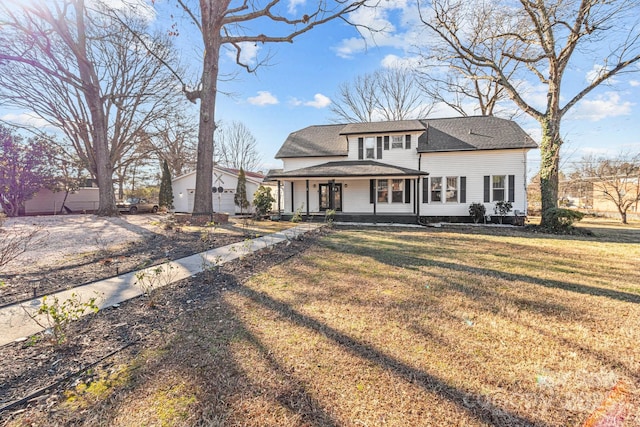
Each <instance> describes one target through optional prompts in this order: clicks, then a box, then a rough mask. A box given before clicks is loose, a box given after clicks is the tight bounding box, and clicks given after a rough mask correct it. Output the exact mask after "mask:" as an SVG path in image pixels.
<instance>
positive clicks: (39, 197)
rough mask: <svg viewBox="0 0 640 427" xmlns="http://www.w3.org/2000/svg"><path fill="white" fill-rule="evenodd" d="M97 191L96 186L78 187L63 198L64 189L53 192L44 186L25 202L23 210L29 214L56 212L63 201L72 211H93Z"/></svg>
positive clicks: (96, 200)
mask: <svg viewBox="0 0 640 427" xmlns="http://www.w3.org/2000/svg"><path fill="white" fill-rule="evenodd" d="M99 192H100V190H99V189H98V188H91V187H86V188H80V189H78V190H77V191H74V192H70V193H69V194H68V195H67V199H66V200H65V194H66V193H65V192H64V191H58V192H56V193H54V192H52V191H51V190H49V189H46V188H44V189H42V190H40V191H38V192H37V193H36V194H35V195H34V196H33V198H32V199H30V200H27V201H26V202H25V204H24V210H25V213H26V214H29V215H34V214H50V213H58V212H60V208H61V207H62V203H63V201H64V205H65V206H66V207H67V208H69V209H71V210H72V211H73V212H82V211H95V210H97V209H98V203H99ZM64 213H66V212H64Z"/></svg>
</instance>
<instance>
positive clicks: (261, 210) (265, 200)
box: [253, 185, 276, 218]
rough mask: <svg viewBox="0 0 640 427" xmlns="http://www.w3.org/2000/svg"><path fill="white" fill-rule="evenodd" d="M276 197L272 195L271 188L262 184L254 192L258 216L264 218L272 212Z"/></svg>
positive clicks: (254, 202)
mask: <svg viewBox="0 0 640 427" xmlns="http://www.w3.org/2000/svg"><path fill="white" fill-rule="evenodd" d="M275 201H276V199H274V198H273V196H272V195H271V188H269V187H265V186H263V185H261V186H260V187H258V189H257V190H256V192H255V193H254V194H253V205H254V206H255V208H256V216H257V217H258V218H262V217H263V216H265V215H268V214H269V212H271V207H272V206H273V203H274V202H275Z"/></svg>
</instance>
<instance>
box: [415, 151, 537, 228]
mask: <svg viewBox="0 0 640 427" xmlns="http://www.w3.org/2000/svg"><path fill="white" fill-rule="evenodd" d="M421 168H422V170H423V171H426V172H429V178H432V177H442V179H443V184H444V183H445V180H446V177H462V176H464V177H466V179H467V200H466V203H446V202H430V203H422V204H421V206H420V215H423V216H449V215H452V216H468V215H469V205H470V204H471V203H476V202H477V203H484V176H485V175H489V176H491V175H506V176H508V175H514V176H515V187H514V193H515V201H514V202H513V208H512V209H513V210H521V211H526V207H527V200H526V188H525V187H526V176H525V175H526V151H525V150H495V151H474V152H450V153H428V154H423V155H422V161H421ZM458 185H459V182H458ZM505 191H506V192H505V197H506V195H507V194H508V189H505ZM420 199H421V200H422V186H421V191H420ZM484 205H485V208H486V209H487V214H493V208H494V206H495V204H494V203H493V202H490V203H484Z"/></svg>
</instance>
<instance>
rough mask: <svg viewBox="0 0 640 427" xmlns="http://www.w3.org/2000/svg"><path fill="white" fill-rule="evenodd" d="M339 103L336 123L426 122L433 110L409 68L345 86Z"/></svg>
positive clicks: (368, 76) (334, 106)
mask: <svg viewBox="0 0 640 427" xmlns="http://www.w3.org/2000/svg"><path fill="white" fill-rule="evenodd" d="M337 99H338V100H337V102H335V103H334V104H332V105H331V112H332V113H333V115H334V121H336V122H345V121H346V122H350V123H358V122H374V121H393V120H407V119H417V118H424V117H426V116H427V115H428V114H429V112H430V111H431V109H432V108H433V101H432V100H430V99H429V98H428V97H425V96H424V92H423V91H422V90H421V87H420V84H419V82H418V80H417V79H416V76H415V74H414V73H413V72H412V71H411V70H409V69H408V68H405V67H393V68H385V69H382V70H378V71H376V72H374V73H371V74H364V75H362V76H357V77H356V78H355V79H354V80H353V81H352V82H350V83H342V84H341V85H340V87H339V93H338V97H337Z"/></svg>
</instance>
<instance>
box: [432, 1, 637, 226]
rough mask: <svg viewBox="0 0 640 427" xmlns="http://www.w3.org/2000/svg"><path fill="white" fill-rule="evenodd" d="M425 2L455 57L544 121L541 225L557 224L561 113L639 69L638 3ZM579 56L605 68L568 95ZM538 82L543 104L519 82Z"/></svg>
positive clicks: (542, 128)
mask: <svg viewBox="0 0 640 427" xmlns="http://www.w3.org/2000/svg"><path fill="white" fill-rule="evenodd" d="M516 5H517V7H515V6H516ZM420 6H421V19H422V22H423V23H424V25H425V26H426V27H427V28H428V29H430V30H431V31H432V32H433V33H434V34H436V35H437V36H439V37H440V39H441V40H442V41H443V43H444V44H445V46H446V48H447V50H448V51H449V54H450V56H451V57H452V58H458V59H459V60H461V61H464V62H465V63H467V64H470V65H472V66H473V67H477V74H476V75H477V76H478V77H479V78H483V79H487V80H489V81H490V82H493V83H497V84H499V85H500V86H501V87H502V88H503V89H504V91H505V93H506V94H507V95H508V96H509V98H510V100H511V101H513V102H514V103H515V104H516V105H517V107H518V108H520V109H521V110H522V111H524V112H525V113H526V114H528V115H529V116H531V117H532V118H534V119H535V120H537V121H538V122H539V123H540V126H541V130H542V142H541V146H540V150H541V155H542V156H541V157H542V159H541V165H540V188H541V194H542V225H543V226H553V225H554V224H552V221H553V217H552V216H551V215H548V214H547V211H548V209H549V208H552V207H556V206H557V200H558V172H559V164H560V147H561V146H562V138H561V134H560V125H561V122H562V118H563V117H564V116H565V115H566V113H567V112H568V111H569V110H570V109H571V108H572V107H573V106H575V105H576V104H577V103H578V102H579V101H580V100H581V99H583V98H584V97H585V96H586V95H588V94H589V93H591V92H592V91H593V90H594V89H595V88H596V87H598V86H599V85H601V84H602V83H604V82H607V81H611V78H612V77H613V76H615V75H618V74H620V73H622V72H625V71H628V72H630V71H637V69H635V70H632V69H631V68H630V67H629V66H630V65H632V64H634V63H637V62H638V61H640V53H639V51H640V44H639V43H638V37H639V36H640V35H639V33H638V29H639V28H640V26H639V25H638V17H639V16H640V15H639V14H638V2H637V1H635V0H617V1H607V2H602V1H597V0H569V1H551V2H543V1H530V0H519V1H518V2H516V3H513V2H504V1H494V2H480V1H468V0H464V1H463V0H433V1H428V2H427V1H426V0H424V1H421V2H420ZM427 10H428V12H427ZM478 17H480V18H478ZM578 58H580V59H586V60H588V61H589V63H591V64H600V65H601V68H600V69H599V70H597V72H596V73H595V75H594V76H592V78H591V79H590V81H588V82H587V84H586V85H584V87H582V88H581V89H578V90H577V91H575V92H574V93H569V92H567V90H566V88H567V86H566V85H565V86H563V85H562V83H563V80H564V79H565V72H566V71H567V69H568V68H569V66H570V64H571V60H572V59H578ZM531 80H536V81H538V82H539V83H540V84H541V85H543V86H544V87H545V88H546V95H547V96H546V103H545V105H544V108H542V109H539V108H538V107H537V105H536V99H535V97H534V96H532V94H531V93H528V92H527V91H526V90H525V89H524V88H523V87H521V86H518V83H520V82H523V81H531ZM563 87H564V88H565V91H563V92H561V88H563ZM562 103H564V105H562Z"/></svg>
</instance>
